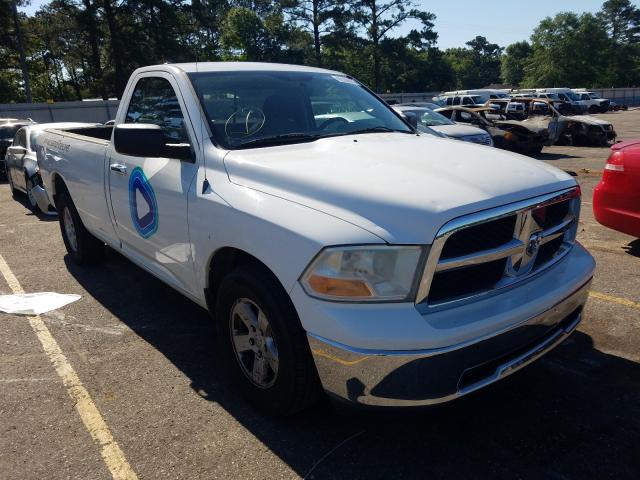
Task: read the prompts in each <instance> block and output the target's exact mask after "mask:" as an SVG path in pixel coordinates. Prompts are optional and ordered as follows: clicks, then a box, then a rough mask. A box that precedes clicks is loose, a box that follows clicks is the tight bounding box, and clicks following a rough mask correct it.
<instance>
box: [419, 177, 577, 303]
mask: <svg viewBox="0 0 640 480" xmlns="http://www.w3.org/2000/svg"><path fill="white" fill-rule="evenodd" d="M579 212H580V189H579V187H575V188H571V189H567V190H564V191H562V192H557V193H554V194H549V195H544V196H542V197H536V198H534V199H530V200H526V201H523V202H518V203H516V204H511V205H506V206H504V207H499V208H496V209H491V210H487V211H483V212H478V213H475V214H472V215H467V216H465V217H460V218H457V219H455V220H453V221H451V222H449V223H447V224H446V225H445V226H444V227H442V229H441V230H440V232H439V233H438V235H437V236H436V239H435V241H434V242H433V245H432V246H431V251H430V253H429V258H428V260H427V263H426V266H425V270H424V272H423V275H422V279H421V282H420V287H419V290H418V297H417V303H419V304H421V305H426V306H429V307H434V306H440V305H442V304H448V303H450V302H456V301H461V300H465V299H467V298H469V297H473V296H477V295H481V294H485V293H488V292H491V291H493V290H496V289H499V288H504V287H506V286H509V285H513V284H515V283H517V282H520V281H522V280H524V279H526V278H528V277H530V276H531V275H534V274H536V273H538V272H539V271H541V270H543V269H545V268H548V267H549V266H551V265H552V264H553V263H555V262H556V261H558V260H559V259H560V258H562V256H564V254H566V253H567V252H568V251H569V249H570V248H571V246H572V245H573V243H574V241H575V235H576V229H577V224H578V217H579Z"/></svg>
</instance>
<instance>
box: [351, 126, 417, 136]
mask: <svg viewBox="0 0 640 480" xmlns="http://www.w3.org/2000/svg"><path fill="white" fill-rule="evenodd" d="M385 132H398V133H410V134H414V132H412V131H411V130H398V129H397V128H389V127H385V126H383V125H380V126H377V127H368V128H362V129H360V130H351V131H350V132H345V133H344V134H345V135H355V134H357V133H385Z"/></svg>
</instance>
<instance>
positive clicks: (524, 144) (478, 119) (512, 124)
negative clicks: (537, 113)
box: [437, 107, 553, 155]
mask: <svg viewBox="0 0 640 480" xmlns="http://www.w3.org/2000/svg"><path fill="white" fill-rule="evenodd" d="M437 112H438V113H440V114H441V115H444V116H445V117H447V118H449V119H450V120H452V121H453V122H456V123H458V124H466V125H472V126H475V127H479V128H482V129H483V130H485V131H486V132H487V133H489V135H491V138H492V140H493V144H494V146H496V147H498V148H502V149H504V150H511V151H514V152H520V153H526V154H530V155H531V154H537V153H540V152H541V151H542V148H543V147H544V146H545V145H552V144H553V139H550V138H549V128H548V125H547V126H538V125H535V124H533V123H530V124H526V123H525V122H524V121H518V120H513V119H510V118H508V117H507V115H505V114H502V113H500V112H497V111H496V110H494V109H492V108H491V107H481V108H466V107H446V108H439V109H438V110H437Z"/></svg>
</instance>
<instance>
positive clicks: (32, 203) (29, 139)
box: [6, 122, 96, 215]
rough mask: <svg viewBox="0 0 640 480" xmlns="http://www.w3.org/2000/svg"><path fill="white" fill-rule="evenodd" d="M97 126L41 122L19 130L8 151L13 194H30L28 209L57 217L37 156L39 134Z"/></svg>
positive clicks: (10, 183) (91, 124)
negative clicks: (43, 180) (47, 131)
mask: <svg viewBox="0 0 640 480" xmlns="http://www.w3.org/2000/svg"><path fill="white" fill-rule="evenodd" d="M95 125H96V124H93V123H77V122H76V123H73V122H59V123H40V124H28V125H24V126H22V128H20V127H18V130H17V131H16V133H15V137H14V138H13V139H12V144H11V146H10V147H8V148H7V154H6V170H7V180H8V181H9V189H10V190H11V194H12V195H13V196H14V197H16V195H17V193H18V192H22V193H24V194H26V195H27V199H28V200H29V203H28V206H29V208H30V209H31V210H32V211H33V212H36V213H37V212H42V213H44V214H45V215H55V214H56V211H55V208H54V207H53V205H52V203H51V201H50V199H49V196H48V195H47V192H46V191H45V189H44V185H43V184H42V179H41V178H40V172H39V170H40V169H39V167H38V160H37V155H36V147H37V138H38V135H39V134H40V133H41V132H43V131H44V130H45V129H47V128H78V127H87V126H95Z"/></svg>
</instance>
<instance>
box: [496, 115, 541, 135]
mask: <svg viewBox="0 0 640 480" xmlns="http://www.w3.org/2000/svg"><path fill="white" fill-rule="evenodd" d="M551 120H552V118H551V117H542V118H535V119H529V120H497V121H496V122H495V124H496V126H498V127H503V126H514V125H515V126H517V127H522V128H526V129H527V130H529V131H530V132H532V133H542V132H544V131H545V130H548V129H549V122H551Z"/></svg>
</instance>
